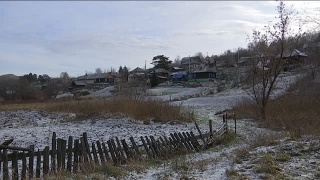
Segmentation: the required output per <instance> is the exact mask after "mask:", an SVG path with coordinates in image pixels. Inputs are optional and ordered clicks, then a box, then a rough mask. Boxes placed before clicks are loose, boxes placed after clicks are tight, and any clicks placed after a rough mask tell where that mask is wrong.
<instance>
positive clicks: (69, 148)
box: [67, 136, 73, 172]
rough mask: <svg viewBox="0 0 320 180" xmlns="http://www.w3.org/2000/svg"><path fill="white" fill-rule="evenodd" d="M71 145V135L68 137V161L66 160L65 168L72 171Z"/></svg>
mask: <svg viewBox="0 0 320 180" xmlns="http://www.w3.org/2000/svg"><path fill="white" fill-rule="evenodd" d="M72 146H73V137H72V136H69V139H68V157H67V158H68V161H67V170H68V171H69V172H72V171H71V170H72V148H73V147H72Z"/></svg>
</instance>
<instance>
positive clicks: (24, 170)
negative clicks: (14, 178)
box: [21, 152, 27, 180]
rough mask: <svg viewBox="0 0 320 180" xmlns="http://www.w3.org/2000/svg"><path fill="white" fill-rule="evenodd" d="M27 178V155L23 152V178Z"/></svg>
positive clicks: (22, 179)
mask: <svg viewBox="0 0 320 180" xmlns="http://www.w3.org/2000/svg"><path fill="white" fill-rule="evenodd" d="M26 179H27V157H26V153H24V152H23V154H22V170H21V180H26Z"/></svg>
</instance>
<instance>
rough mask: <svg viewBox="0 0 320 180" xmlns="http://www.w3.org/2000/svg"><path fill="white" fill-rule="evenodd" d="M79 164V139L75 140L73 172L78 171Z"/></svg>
mask: <svg viewBox="0 0 320 180" xmlns="http://www.w3.org/2000/svg"><path fill="white" fill-rule="evenodd" d="M78 165H79V139H76V140H74V149H73V173H77V172H78Z"/></svg>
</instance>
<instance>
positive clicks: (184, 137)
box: [180, 132, 194, 151]
mask: <svg viewBox="0 0 320 180" xmlns="http://www.w3.org/2000/svg"><path fill="white" fill-rule="evenodd" d="M180 134H181V136H182V138H183V139H184V141H185V142H186V143H187V144H188V146H189V150H191V151H192V150H194V148H193V146H192V143H191V142H190V139H189V138H188V136H187V135H186V133H185V132H182V133H180Z"/></svg>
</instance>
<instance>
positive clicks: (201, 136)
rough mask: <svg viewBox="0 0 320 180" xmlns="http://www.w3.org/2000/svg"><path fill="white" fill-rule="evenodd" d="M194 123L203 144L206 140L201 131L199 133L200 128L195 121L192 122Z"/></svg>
mask: <svg viewBox="0 0 320 180" xmlns="http://www.w3.org/2000/svg"><path fill="white" fill-rule="evenodd" d="M194 124H195V125H196V128H197V130H198V132H199V135H200V138H201V140H202V141H203V144H206V141H205V140H204V138H203V135H202V133H201V131H200V128H199V126H198V124H197V122H194Z"/></svg>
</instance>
